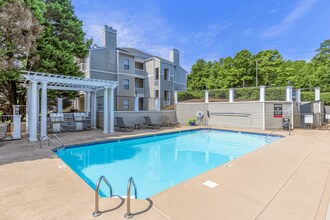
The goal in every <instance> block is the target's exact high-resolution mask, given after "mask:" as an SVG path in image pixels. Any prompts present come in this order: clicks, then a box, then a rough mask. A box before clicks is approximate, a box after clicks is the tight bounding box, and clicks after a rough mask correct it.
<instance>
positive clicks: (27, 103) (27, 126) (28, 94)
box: [25, 85, 31, 134]
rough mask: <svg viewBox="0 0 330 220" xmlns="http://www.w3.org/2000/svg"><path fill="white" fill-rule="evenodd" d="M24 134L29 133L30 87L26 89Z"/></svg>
mask: <svg viewBox="0 0 330 220" xmlns="http://www.w3.org/2000/svg"><path fill="white" fill-rule="evenodd" d="M26 90H27V91H26V127H25V129H26V133H27V134H29V133H30V122H31V118H30V116H29V115H30V112H31V85H29V86H28V87H27V88H26Z"/></svg>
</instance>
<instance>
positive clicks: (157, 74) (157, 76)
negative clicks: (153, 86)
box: [155, 67, 159, 80]
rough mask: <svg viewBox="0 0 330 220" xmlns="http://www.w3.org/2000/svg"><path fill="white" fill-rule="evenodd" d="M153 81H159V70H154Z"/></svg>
mask: <svg viewBox="0 0 330 220" xmlns="http://www.w3.org/2000/svg"><path fill="white" fill-rule="evenodd" d="M155 74H156V75H155V80H159V68H158V67H157V68H156V73H155Z"/></svg>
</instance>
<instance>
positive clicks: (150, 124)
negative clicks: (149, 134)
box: [143, 116, 162, 129]
mask: <svg viewBox="0 0 330 220" xmlns="http://www.w3.org/2000/svg"><path fill="white" fill-rule="evenodd" d="M144 120H145V122H144V123H143V125H144V126H146V127H147V128H152V129H155V128H157V129H159V128H160V126H162V125H161V124H154V123H152V122H151V119H150V117H149V116H144Z"/></svg>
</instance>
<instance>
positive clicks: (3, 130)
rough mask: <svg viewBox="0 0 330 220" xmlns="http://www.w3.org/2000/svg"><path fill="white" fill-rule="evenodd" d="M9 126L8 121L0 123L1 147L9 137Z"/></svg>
mask: <svg viewBox="0 0 330 220" xmlns="http://www.w3.org/2000/svg"><path fill="white" fill-rule="evenodd" d="M7 128H8V124H7V123H1V124H0V147H1V145H2V144H3V142H4V141H5V140H6V138H7Z"/></svg>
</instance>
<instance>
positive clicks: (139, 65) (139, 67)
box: [135, 62, 143, 70]
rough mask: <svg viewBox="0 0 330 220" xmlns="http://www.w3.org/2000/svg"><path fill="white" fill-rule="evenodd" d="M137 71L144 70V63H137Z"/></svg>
mask: <svg viewBox="0 0 330 220" xmlns="http://www.w3.org/2000/svg"><path fill="white" fill-rule="evenodd" d="M135 69H138V70H143V63H140V62H135Z"/></svg>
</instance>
